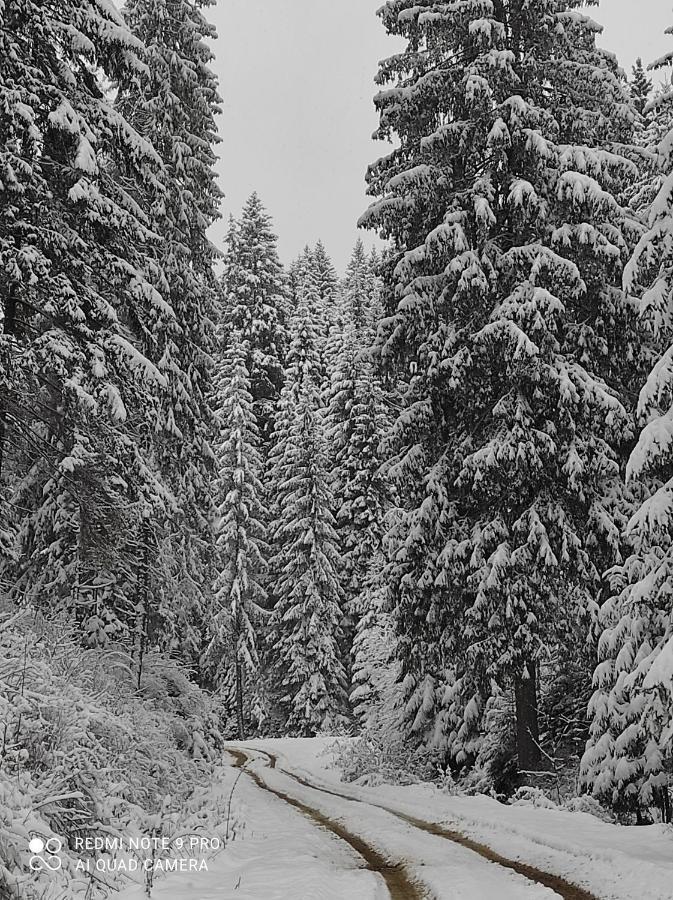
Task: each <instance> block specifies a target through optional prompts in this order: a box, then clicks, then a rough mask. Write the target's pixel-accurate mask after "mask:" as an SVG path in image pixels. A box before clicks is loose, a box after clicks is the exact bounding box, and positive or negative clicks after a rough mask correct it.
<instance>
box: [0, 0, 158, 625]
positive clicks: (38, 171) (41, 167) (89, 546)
mask: <svg viewBox="0 0 673 900" xmlns="http://www.w3.org/2000/svg"><path fill="white" fill-rule="evenodd" d="M142 52H143V47H142V44H141V43H140V41H139V40H138V39H137V38H135V37H134V36H133V35H132V34H131V33H130V31H129V30H128V28H127V27H126V25H125V23H124V21H123V19H122V17H121V15H120V14H119V13H118V12H117V10H116V8H115V6H114V4H112V3H106V4H100V3H96V2H93V0H81V2H80V0H78V2H74V0H55V2H54V3H50V4H48V5H45V4H43V3H41V2H31V0H27V2H25V3H21V4H19V5H17V4H2V6H1V7H0V133H2V135H3V138H2V145H1V146H0V195H1V196H2V202H0V302H1V303H2V313H1V316H0V320H1V323H2V325H1V327H2V335H1V336H0V357H1V358H2V360H3V365H2V367H0V379H1V380H2V392H1V400H0V459H1V460H2V464H1V465H2V467H3V470H5V471H6V468H5V464H6V463H7V454H8V452H9V454H10V456H11V457H12V460H11V465H12V467H13V471H14V472H15V473H16V472H20V473H21V475H22V476H23V477H21V478H19V479H18V482H17V483H16V484H15V485H12V489H13V497H12V500H13V504H12V507H11V508H12V509H14V510H18V509H20V510H22V515H21V521H20V522H19V523H18V524H19V526H20V528H19V535H18V541H19V546H18V549H19V553H18V556H19V557H20V564H19V565H18V567H17V568H16V569H14V570H13V571H12V573H11V574H12V581H13V582H14V584H15V588H14V589H15V591H16V592H17V593H18V594H20V596H21V597H22V598H23V599H27V600H29V601H34V602H37V603H40V604H42V605H49V604H54V603H57V602H59V601H60V600H62V601H67V602H69V603H70V604H71V605H72V603H75V602H76V601H77V595H78V593H79V592H80V589H81V588H82V587H83V586H84V585H85V584H88V583H89V582H90V581H91V578H92V577H93V576H96V577H97V578H98V580H99V581H100V580H103V581H108V582H109V583H110V584H112V585H113V588H112V590H113V593H115V594H116V596H117V597H119V591H120V590H121V591H122V593H123V594H124V597H123V598H122V601H121V602H122V604H123V605H124V606H126V607H127V609H128V606H129V604H132V602H133V599H132V596H131V595H129V592H128V591H127V590H126V585H127V584H128V574H129V573H128V569H129V567H130V566H132V564H133V559H134V556H135V553H136V550H137V545H135V549H134V542H133V541H128V540H127V539H126V537H125V530H126V528H127V525H128V524H129V522H133V521H135V519H136V518H137V516H138V515H139V513H140V510H141V508H142V507H143V506H144V505H145V504H146V503H148V502H149V503H152V504H154V505H156V506H158V507H161V506H162V505H163V504H164V502H165V499H166V492H165V491H164V490H163V487H162V485H161V484H160V482H158V481H157V479H156V477H155V473H154V471H153V467H152V460H151V458H150V457H149V455H148V454H147V453H146V452H145V448H144V447H143V445H142V441H141V439H140V436H141V435H142V434H144V433H151V432H153V430H154V428H155V426H156V423H157V419H158V414H157V410H158V395H159V393H160V392H161V390H163V388H164V386H165V383H166V379H165V375H164V374H162V373H161V372H160V371H159V370H158V367H157V365H156V362H157V361H158V355H157V347H156V345H155V344H154V343H153V341H152V340H151V335H153V334H155V333H156V332H157V331H158V330H161V329H163V328H165V327H167V322H169V321H170V320H171V317H172V313H171V310H170V308H169V307H168V306H167V304H166V303H165V302H164V301H163V299H162V298H161V297H160V296H159V294H158V293H157V291H156V290H155V289H154V288H153V286H152V284H151V279H150V275H151V272H150V265H149V261H148V255H147V254H148V248H152V247H153V246H155V245H156V241H157V236H156V234H154V233H153V230H152V227H151V226H152V222H151V220H150V219H149V217H148V216H147V215H146V213H145V211H144V210H143V209H142V208H141V206H139V204H138V202H137V198H138V197H142V196H146V195H149V194H151V193H153V192H154V191H156V190H158V189H159V183H160V182H159V179H160V176H161V160H160V158H159V157H158V156H157V153H156V151H155V150H154V149H153V147H152V145H151V144H150V143H149V142H148V141H147V140H145V139H144V138H143V137H141V136H140V134H139V133H138V132H137V131H136V130H135V129H134V128H133V127H132V125H131V124H130V123H129V122H128V120H126V119H125V118H124V117H123V115H122V114H121V113H120V112H119V111H118V110H116V109H115V108H114V107H113V106H112V104H111V103H110V100H109V98H108V96H107V95H106V89H105V83H104V80H105V79H107V80H111V81H120V80H122V79H129V80H130V79H133V78H137V77H140V76H141V74H142V72H143V71H144V66H143V63H142V62H141V61H140V59H139V54H142ZM120 172H123V173H124V176H123V178H119V177H118V173H120ZM149 252H151V250H149ZM138 334H142V335H145V336H147V338H148V339H147V341H146V342H145V345H144V346H143V348H142V350H141V349H139V346H138V345H137V343H136V340H135V339H136V336H137V335H138ZM5 512H6V510H5V509H3V510H2V512H1V513H0V515H2V517H3V519H4V516H5ZM12 520H14V521H16V519H15V517H13V516H11V517H10V518H9V521H12ZM76 605H77V606H78V615H79V617H80V620H82V619H86V618H89V611H90V610H91V609H92V607H93V606H94V605H95V604H94V601H93V600H91V599H87V600H86V602H85V603H82V604H76ZM118 612H119V610H111V611H110V616H111V618H112V619H115V618H116V619H117V620H118V618H119V617H118V615H117V613H118ZM109 624H111V625H112V627H114V628H116V627H117V625H118V624H120V623H119V622H118V621H117V622H114V621H113V622H111V623H109ZM122 624H124V625H125V626H128V624H129V623H128V621H127V622H125V623H122Z"/></svg>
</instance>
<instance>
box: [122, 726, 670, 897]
mask: <svg viewBox="0 0 673 900" xmlns="http://www.w3.org/2000/svg"><path fill="white" fill-rule="evenodd" d="M334 747H335V741H334V740H333V739H327V738H320V739H277V740H271V739H267V740H259V741H251V742H245V743H230V744H228V745H227V749H226V752H225V754H224V758H223V760H222V762H223V765H222V766H221V767H220V768H219V769H218V772H217V774H216V778H215V780H214V782H213V786H212V792H213V799H214V800H217V801H218V802H217V804H216V805H217V806H218V807H219V809H220V810H222V815H223V816H224V818H222V821H220V822H219V824H220V825H221V824H222V822H224V821H225V820H226V822H227V831H228V832H229V835H230V837H231V838H232V839H231V840H228V841H227V843H226V846H225V847H224V849H223V850H222V851H221V852H220V853H219V854H218V855H217V856H215V857H213V858H211V859H209V860H208V870H207V871H202V872H198V873H190V874H175V875H167V876H165V877H163V878H161V879H159V880H157V881H156V883H155V885H154V888H153V890H152V900H224V898H226V900H346V898H348V900H391V898H393V900H402V898H404V900H545V898H546V900H551V898H557V900H558V898H563V900H633V898H634V897H638V898H640V900H670V898H671V896H672V895H671V889H670V885H671V883H673V858H672V854H671V846H672V845H671V836H672V835H671V832H670V831H669V830H668V829H667V827H666V826H649V827H646V828H635V827H634V828H629V827H626V828H625V827H620V826H615V825H610V824H606V823H604V822H601V821H600V820H598V819H596V818H594V817H593V816H589V815H587V814H583V813H571V812H567V811H565V812H564V811H559V810H550V809H545V808H542V809H533V808H530V807H516V806H503V805H502V804H500V803H497V802H496V801H494V800H492V799H490V798H488V797H474V796H461V795H457V796H454V795H451V794H447V793H444V792H442V791H441V790H438V789H437V788H435V787H432V786H431V785H422V784H415V785H409V786H406V787H394V786H392V785H380V786H379V787H363V786H358V785H356V784H348V783H344V782H342V781H341V780H340V777H339V771H338V769H337V768H336V767H335V764H334V758H333V753H334ZM229 810H231V828H229V812H228V811H229ZM217 824H218V823H216V822H214V821H210V822H209V821H208V820H204V825H203V827H204V833H205V834H208V833H209V832H208V829H209V828H211V829H212V828H214V827H215V826H216V825H217ZM552 873H553V874H552ZM575 881H576V882H577V885H584V888H582V887H579V886H576V885H574V884H572V883H571V882H575ZM144 897H146V895H145V893H144V891H143V886H142V884H137V885H135V886H129V887H128V888H127V889H126V890H125V891H123V892H122V894H121V895H118V897H117V900H142V898H144Z"/></svg>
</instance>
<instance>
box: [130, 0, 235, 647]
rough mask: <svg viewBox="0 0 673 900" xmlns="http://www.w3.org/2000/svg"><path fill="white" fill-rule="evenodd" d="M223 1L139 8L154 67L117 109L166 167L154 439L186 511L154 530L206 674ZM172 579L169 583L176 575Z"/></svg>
mask: <svg viewBox="0 0 673 900" xmlns="http://www.w3.org/2000/svg"><path fill="white" fill-rule="evenodd" d="M211 5H212V0H156V2H155V0H127V2H126V3H125V5H124V16H125V19H126V21H127V22H128V23H129V25H130V27H131V28H132V30H133V33H134V34H135V35H136V36H137V37H138V38H139V39H140V40H142V41H143V42H144V44H145V46H146V50H145V53H144V60H145V61H146V64H147V65H146V68H145V69H144V70H143V71H142V72H140V73H138V74H136V75H135V76H134V78H132V79H129V78H121V79H117V83H118V97H117V105H118V107H119V109H121V110H122V111H123V112H124V113H125V114H126V115H127V117H128V118H129V119H130V121H131V122H133V124H134V125H135V127H136V128H137V129H138V130H139V131H141V132H142V133H143V134H145V135H146V136H147V138H148V139H149V140H151V141H152V143H153V145H154V147H155V148H156V150H157V152H158V153H159V156H160V157H161V160H162V162H163V170H162V177H161V181H160V187H159V190H157V191H155V192H154V194H153V195H151V196H149V197H147V200H148V201H149V203H150V204H151V207H150V215H151V220H152V225H153V227H154V229H155V230H156V231H157V232H158V233H159V234H160V235H161V238H162V242H161V245H160V247H159V248H158V252H157V254H156V257H155V264H156V271H157V280H156V287H157V289H158V290H159V292H160V293H161V295H162V297H163V299H164V301H165V303H166V304H167V305H168V306H169V308H170V309H171V310H172V312H173V315H174V318H173V321H172V323H171V324H170V326H169V327H167V328H164V329H163V330H162V331H160V332H159V333H158V334H156V335H154V339H155V340H157V341H158V343H159V345H160V347H161V360H160V369H161V372H162V373H163V374H164V376H165V378H166V390H165V391H164V392H163V395H162V398H161V399H162V407H161V415H160V419H159V422H158V433H157V434H155V435H154V436H151V437H150V436H149V435H148V439H150V440H151V441H152V443H153V445H154V448H155V455H156V459H157V464H158V465H159V467H160V470H161V472H162V473H163V476H164V478H165V479H166V480H167V482H168V483H169V485H170V487H171V489H172V491H173V494H174V497H175V501H176V502H175V504H174V506H173V510H172V512H171V515H170V516H167V517H164V519H163V521H162V520H159V519H158V518H156V517H155V518H154V519H153V523H152V524H153V527H154V528H155V529H156V530H157V531H159V532H160V538H161V540H162V541H164V542H166V541H167V542H168V544H169V545H170V548H171V549H170V552H169V555H170V557H171V558H172V559H173V560H174V562H175V565H174V571H173V573H172V582H173V584H172V586H171V587H170V588H169V589H168V592H169V593H172V597H169V598H167V605H166V612H167V613H168V614H169V619H168V621H167V622H166V623H165V627H166V628H167V629H168V630H169V633H168V634H167V635H166V638H167V639H170V641H171V642H172V644H173V645H174V646H176V647H178V648H179V649H180V651H181V653H182V654H183V656H184V657H185V658H186V659H187V660H189V661H190V662H193V663H195V662H196V661H197V660H198V658H199V655H200V653H201V651H202V649H203V647H202V643H203V638H204V635H203V633H202V629H203V622H204V621H205V618H206V617H205V615H204V613H205V609H206V606H207V603H208V597H207V586H208V585H209V584H210V582H211V580H212V579H211V575H212V572H211V570H210V563H211V559H210V553H211V549H212V535H211V533H210V522H211V518H212V516H211V508H210V507H211V500H210V481H211V474H212V465H213V456H212V449H211V446H210V443H211V439H212V436H213V433H214V421H213V417H212V413H211V411H210V408H209V404H208V393H209V379H210V373H209V368H210V362H209V360H210V354H211V352H212V349H213V328H214V322H215V318H216V307H215V300H216V285H215V279H214V274H213V262H214V259H215V257H216V251H215V249H214V247H213V246H212V244H211V242H210V240H209V239H208V236H207V230H208V228H209V227H210V225H211V224H212V223H213V222H214V221H215V220H216V219H217V218H218V217H219V209H218V207H219V201H220V197H221V192H220V189H219V187H218V186H217V180H216V174H215V162H216V156H215V149H214V148H215V145H216V144H217V143H218V142H219V137H218V134H217V126H216V121H215V120H216V116H217V114H218V113H219V104H220V98H219V96H218V87H217V78H216V76H215V74H214V73H213V71H212V69H211V68H210V65H211V62H212V58H213V55H212V51H211V49H210V46H209V43H208V42H209V41H212V40H214V39H215V38H216V34H215V30H214V28H213V27H212V26H211V25H210V24H209V23H208V21H207V20H206V17H205V15H204V12H203V10H204V9H205V8H207V7H208V6H211ZM168 574H169V573H166V575H167V576H168Z"/></svg>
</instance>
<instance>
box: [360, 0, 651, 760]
mask: <svg viewBox="0 0 673 900" xmlns="http://www.w3.org/2000/svg"><path fill="white" fill-rule="evenodd" d="M578 5H579V4H578V3H574V2H570V3H566V2H559V0H532V2H530V0H507V2H503V3H499V4H490V3H486V4H485V3H484V2H482V0H467V2H464V3H461V4H457V5H446V4H443V3H439V2H424V3H420V4H419V3H415V2H413V0H391V2H388V3H386V4H385V5H384V6H383V7H382V9H381V10H380V15H381V17H382V19H383V23H384V25H385V27H386V29H387V30H388V32H389V33H391V34H393V35H397V36H401V37H404V38H405V39H406V40H407V49H406V51H405V52H403V53H400V54H397V55H396V56H394V57H391V58H390V59H389V60H387V61H384V62H383V63H382V64H381V68H380V72H379V76H378V81H379V83H380V84H381V85H383V86H385V90H383V91H382V92H381V93H380V94H379V95H378V97H377V98H376V103H377V106H378V109H379V112H380V127H379V131H378V136H379V137H381V138H387V137H390V136H391V135H393V134H396V135H397V137H398V138H399V142H400V145H399V147H398V148H397V149H395V150H394V151H393V152H392V153H390V154H389V155H388V156H387V157H385V158H384V159H382V160H380V161H378V162H377V163H375V164H374V165H373V166H371V167H370V170H369V173H368V181H369V191H370V193H371V194H373V195H374V196H376V197H378V199H377V200H376V201H375V202H374V203H373V205H372V206H371V207H370V210H369V211H368V213H366V214H365V216H364V217H363V219H362V224H364V225H365V226H368V227H373V228H376V229H378V231H379V233H380V235H381V237H383V238H389V239H391V240H392V242H393V243H392V248H393V249H392V252H391V254H390V255H389V256H388V257H387V259H386V262H385V264H384V274H385V283H384V302H385V304H386V312H387V313H388V314H389V316H390V319H389V320H388V321H387V322H386V321H385V320H384V322H383V326H384V327H383V330H380V331H379V334H380V340H379V347H378V353H379V355H380V357H381V359H382V362H383V364H384V365H385V366H387V367H388V368H389V369H393V371H394V372H396V373H399V374H400V375H402V376H403V377H406V376H407V375H408V376H409V385H408V390H407V392H406V395H405V397H404V404H403V409H402V411H401V413H400V415H399V416H398V418H397V421H396V422H395V424H394V426H393V429H392V434H391V440H392V444H393V447H394V449H395V452H396V457H395V459H394V464H393V465H392V466H391V472H392V474H393V475H394V476H395V477H396V480H397V482H398V484H399V486H400V490H401V491H402V492H403V496H404V497H405V503H406V514H405V516H404V518H403V520H402V522H401V524H400V526H399V527H398V528H397V529H396V532H395V535H394V537H395V539H396V541H397V551H396V553H395V554H394V556H393V560H392V562H391V565H390V567H389V570H388V575H387V577H388V579H389V584H390V590H391V599H392V602H393V604H394V607H395V615H396V619H397V629H398V633H399V646H400V653H401V658H402V662H403V673H404V679H405V691H406V697H407V707H406V721H407V727H408V729H409V732H410V733H411V734H413V735H414V736H415V737H416V739H417V740H419V741H426V742H432V743H434V744H435V745H439V746H443V747H448V748H449V750H450V752H451V753H452V754H453V755H454V757H456V758H457V759H458V760H459V761H461V760H463V761H469V759H470V758H471V757H472V756H473V754H474V753H475V752H476V751H477V749H478V742H479V726H480V720H481V716H482V712H483V709H484V704H485V701H486V700H487V698H488V697H489V696H490V695H491V693H492V692H494V691H495V692H497V691H499V690H513V691H514V694H515V696H516V701H517V702H516V707H517V745H518V757H519V767H520V769H523V770H528V769H532V768H535V767H537V766H538V765H539V762H540V749H539V742H538V735H537V684H536V682H537V677H536V673H537V669H538V661H539V660H540V659H541V658H543V657H544V656H545V654H547V653H548V651H549V648H550V645H551V646H553V645H554V644H555V643H558V642H560V641H561V640H563V639H564V638H565V635H567V633H568V632H569V631H570V630H571V629H574V631H575V633H578V634H580V635H581V634H582V632H583V631H585V630H586V619H587V617H588V614H589V612H590V610H592V609H593V608H594V607H595V603H596V597H597V595H598V594H599V591H600V588H601V578H600V573H601V571H602V569H603V567H604V565H605V564H606V563H608V562H609V561H611V560H612V559H614V557H615V554H616V553H617V551H618V539H619V521H616V518H615V513H614V510H613V506H612V505H610V504H608V503H607V502H606V501H605V499H604V498H605V495H606V492H607V491H608V489H609V486H610V484H611V482H615V483H616V481H617V476H618V463H619V459H618V450H619V447H620V445H621V442H622V441H623V440H624V438H625V436H626V435H628V431H629V416H628V414H627V411H626V410H625V408H624V405H623V403H622V400H621V396H620V394H621V392H622V387H623V384H624V382H625V380H626V379H633V378H634V377H637V374H636V372H637V365H636V363H637V362H638V360H637V349H636V347H635V346H634V344H635V342H636V340H637V338H636V329H635V325H634V324H633V322H632V319H633V315H632V312H631V309H630V306H629V303H628V300H627V298H626V296H625V295H624V293H623V292H622V290H621V268H622V265H623V262H624V261H625V260H626V258H627V255H628V240H627V234H628V224H627V216H626V214H625V211H624V210H623V209H622V208H621V207H620V205H619V203H618V202H617V201H616V200H615V198H614V194H615V193H617V191H618V190H619V188H620V186H621V182H622V180H623V179H624V178H626V177H633V165H632V164H631V163H628V162H627V161H626V160H625V159H624V158H623V157H622V156H621V155H620V153H619V148H620V146H621V145H623V144H624V143H628V142H629V141H630V140H631V134H632V124H631V123H632V120H633V110H632V108H631V107H630V105H629V98H628V94H627V91H626V88H625V86H624V84H623V82H622V81H621V80H620V75H619V72H618V70H617V68H616V64H615V62H614V60H613V59H612V58H611V57H610V56H609V55H607V54H604V53H603V52H602V51H599V50H598V49H597V48H596V46H595V35H596V33H597V32H598V31H599V26H597V25H596V24H595V23H594V22H593V21H592V20H591V19H590V18H588V17H587V16H586V15H585V14H584V13H582V12H581V11H580V10H579V9H577V8H576V7H577V6H578Z"/></svg>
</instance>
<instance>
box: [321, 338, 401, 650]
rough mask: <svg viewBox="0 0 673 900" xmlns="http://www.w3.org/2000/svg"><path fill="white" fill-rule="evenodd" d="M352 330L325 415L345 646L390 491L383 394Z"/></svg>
mask: <svg viewBox="0 0 673 900" xmlns="http://www.w3.org/2000/svg"><path fill="white" fill-rule="evenodd" d="M362 338H366V333H365V332H363V333H362V335H361V334H360V333H359V332H357V331H356V329H355V326H354V325H351V326H350V327H349V328H348V330H347V332H346V334H345V335H344V336H343V337H342V339H341V346H340V350H339V354H338V356H337V359H336V364H335V368H334V371H333V373H332V378H331V384H330V390H329V392H328V397H327V406H326V410H325V430H326V437H327V446H328V447H329V453H330V460H331V470H332V475H331V490H332V493H333V496H334V510H335V520H336V528H337V534H338V535H339V544H340V548H341V554H342V566H341V570H340V576H341V583H342V585H343V589H344V594H345V608H344V612H345V620H344V629H345V632H346V637H347V643H348V644H349V645H350V644H351V643H352V638H353V629H354V627H355V624H356V623H357V622H358V620H359V618H360V617H361V614H362V611H361V607H362V605H363V603H364V596H365V593H366V592H367V588H368V580H369V577H370V574H371V568H372V565H373V562H374V559H375V558H376V557H377V556H378V555H379V554H380V553H381V542H382V538H383V521H384V518H385V514H386V512H387V509H388V506H389V491H388V489H387V486H386V485H385V482H384V480H383V478H382V475H381V458H380V455H379V444H380V441H381V437H382V434H383V433H384V431H385V428H386V426H387V424H388V420H387V414H386V410H385V406H384V401H383V394H382V391H381V388H380V386H379V385H378V384H377V381H376V378H375V376H374V372H373V369H372V365H371V362H370V361H369V360H368V359H367V358H366V357H365V356H364V354H363V352H362V350H361V347H360V346H359V340H360V339H362Z"/></svg>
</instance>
